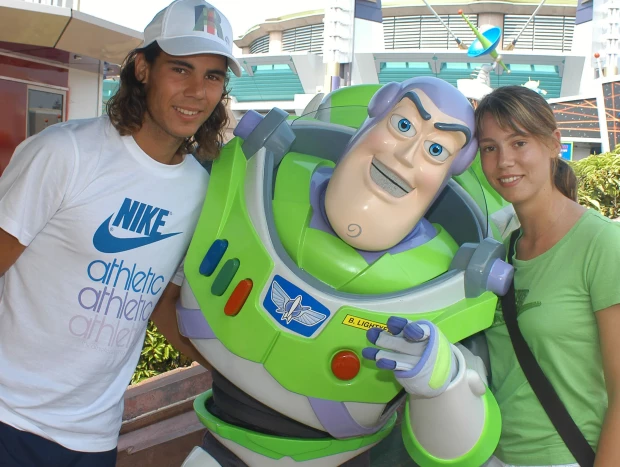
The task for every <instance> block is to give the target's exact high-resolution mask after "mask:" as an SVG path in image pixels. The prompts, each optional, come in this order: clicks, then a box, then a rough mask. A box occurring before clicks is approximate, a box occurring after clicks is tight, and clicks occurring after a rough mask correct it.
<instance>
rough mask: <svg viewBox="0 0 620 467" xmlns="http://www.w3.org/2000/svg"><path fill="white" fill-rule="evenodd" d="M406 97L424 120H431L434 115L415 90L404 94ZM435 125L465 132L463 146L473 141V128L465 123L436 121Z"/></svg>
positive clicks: (443, 128) (445, 129)
mask: <svg viewBox="0 0 620 467" xmlns="http://www.w3.org/2000/svg"><path fill="white" fill-rule="evenodd" d="M405 97H406V98H407V99H409V100H410V101H411V102H413V103H414V104H415V107H416V109H418V113H419V114H420V117H422V118H423V119H424V120H430V119H431V118H432V115H431V114H429V113H428V112H427V111H426V109H425V108H424V106H423V105H422V101H421V100H420V97H419V96H418V95H417V94H416V92H415V91H409V92H408V93H407V94H405V95H404V96H403V99H404V98H405ZM434 127H435V128H437V129H438V130H441V131H460V132H461V133H463V135H465V144H464V145H463V147H465V146H467V145H468V144H469V142H470V141H471V130H470V129H469V128H468V127H466V126H465V125H460V124H458V123H441V122H437V123H435V125H434Z"/></svg>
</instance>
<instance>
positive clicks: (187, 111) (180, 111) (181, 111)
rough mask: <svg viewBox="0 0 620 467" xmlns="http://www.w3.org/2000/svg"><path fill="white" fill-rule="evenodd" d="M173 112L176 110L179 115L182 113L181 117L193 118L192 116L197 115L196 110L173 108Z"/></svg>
mask: <svg viewBox="0 0 620 467" xmlns="http://www.w3.org/2000/svg"><path fill="white" fill-rule="evenodd" d="M174 110H176V111H177V112H179V113H182V114H183V115H187V116H188V117H193V116H194V115H198V113H199V112H198V111H197V110H187V109H182V108H181V107H174Z"/></svg>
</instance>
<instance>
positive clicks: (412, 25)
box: [383, 15, 478, 50]
mask: <svg viewBox="0 0 620 467" xmlns="http://www.w3.org/2000/svg"><path fill="white" fill-rule="evenodd" d="M439 17H440V18H441V19H442V21H443V22H444V23H445V24H447V25H448V26H449V27H450V30H451V31H452V32H453V33H454V34H455V35H456V36H457V37H458V38H460V39H461V40H463V41H465V42H466V43H467V44H471V43H472V42H473V41H474V39H475V38H476V37H475V36H474V33H473V32H472V31H471V29H469V26H467V23H466V22H465V21H463V18H461V16H460V15H439ZM468 17H469V20H470V21H471V22H472V24H474V25H477V24H478V15H469V16H468ZM383 38H384V44H385V48H386V49H387V50H393V49H454V48H458V44H457V43H456V41H455V40H454V39H453V38H452V36H451V35H450V33H448V31H447V30H446V28H445V27H444V25H443V24H441V23H440V22H439V20H438V19H437V18H436V17H435V16H433V15H421V16H390V17H385V18H383Z"/></svg>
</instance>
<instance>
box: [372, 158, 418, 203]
mask: <svg viewBox="0 0 620 467" xmlns="http://www.w3.org/2000/svg"><path fill="white" fill-rule="evenodd" d="M370 178H371V179H372V181H373V182H375V183H376V184H377V185H378V186H379V187H380V188H381V189H382V190H383V191H385V192H386V193H388V194H389V195H392V196H394V197H395V198H402V197H403V196H405V195H407V194H408V193H411V192H412V191H413V190H415V188H412V187H411V185H409V183H407V182H406V181H405V180H403V179H402V178H401V177H399V176H398V175H397V174H396V173H394V172H393V171H392V170H391V169H390V168H388V167H387V166H386V165H385V164H383V163H381V162H379V161H378V160H377V159H376V158H374V157H373V158H372V164H371V165H370Z"/></svg>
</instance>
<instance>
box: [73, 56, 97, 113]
mask: <svg viewBox="0 0 620 467" xmlns="http://www.w3.org/2000/svg"><path fill="white" fill-rule="evenodd" d="M102 86H103V74H102V73H92V72H89V71H82V70H77V69H74V68H71V69H69V93H68V94H69V95H68V100H69V107H68V110H69V112H68V115H67V117H68V119H70V120H74V119H78V118H92V117H96V116H98V115H101V111H102Z"/></svg>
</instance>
